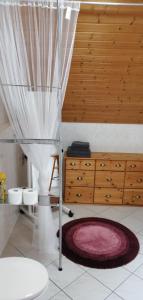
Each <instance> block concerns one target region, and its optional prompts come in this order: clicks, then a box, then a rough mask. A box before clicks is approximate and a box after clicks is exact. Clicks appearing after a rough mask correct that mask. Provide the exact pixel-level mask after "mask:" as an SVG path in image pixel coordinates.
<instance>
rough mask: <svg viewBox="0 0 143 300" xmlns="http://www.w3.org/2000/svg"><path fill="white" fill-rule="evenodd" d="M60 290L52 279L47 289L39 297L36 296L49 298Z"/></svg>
mask: <svg viewBox="0 0 143 300" xmlns="http://www.w3.org/2000/svg"><path fill="white" fill-rule="evenodd" d="M59 291H60V289H59V288H58V287H57V286H56V285H55V284H54V283H53V282H52V281H50V282H49V286H48V288H47V290H46V291H45V292H44V293H43V294H42V295H40V296H39V297H38V298H36V300H49V299H51V298H52V297H53V296H54V295H56V294H57V293H58V292H59Z"/></svg>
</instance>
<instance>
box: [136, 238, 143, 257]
mask: <svg viewBox="0 0 143 300" xmlns="http://www.w3.org/2000/svg"><path fill="white" fill-rule="evenodd" d="M136 237H137V239H138V241H139V247H140V248H139V253H140V254H143V235H142V234H140V233H136Z"/></svg>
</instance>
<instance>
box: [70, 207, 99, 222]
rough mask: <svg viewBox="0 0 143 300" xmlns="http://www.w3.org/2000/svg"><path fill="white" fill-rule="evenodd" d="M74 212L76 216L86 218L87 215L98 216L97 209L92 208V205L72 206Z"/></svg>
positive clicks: (76, 217)
mask: <svg viewBox="0 0 143 300" xmlns="http://www.w3.org/2000/svg"><path fill="white" fill-rule="evenodd" d="M72 211H73V212H74V218H75V219H78V218H86V217H96V213H95V210H93V209H91V205H86V204H84V205H78V204H77V205H75V208H74V207H73V208H72Z"/></svg>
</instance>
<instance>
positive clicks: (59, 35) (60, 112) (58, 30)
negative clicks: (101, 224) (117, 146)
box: [57, 0, 63, 271]
mask: <svg viewBox="0 0 143 300" xmlns="http://www.w3.org/2000/svg"><path fill="white" fill-rule="evenodd" d="M61 32H62V28H61V15H60V0H57V47H58V105H59V110H58V121H59V132H58V134H59V271H62V206H63V149H62V141H61V121H62V103H61Z"/></svg>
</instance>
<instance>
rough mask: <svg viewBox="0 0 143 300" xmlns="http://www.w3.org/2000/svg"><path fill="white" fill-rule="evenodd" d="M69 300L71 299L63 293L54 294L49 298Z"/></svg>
mask: <svg viewBox="0 0 143 300" xmlns="http://www.w3.org/2000/svg"><path fill="white" fill-rule="evenodd" d="M69 299H72V298H71V297H68V296H67V295H66V294H65V293H64V292H60V293H58V294H56V295H55V296H54V297H52V298H50V300H69ZM40 300H42V299H40ZM45 300H46V299H45Z"/></svg>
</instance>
